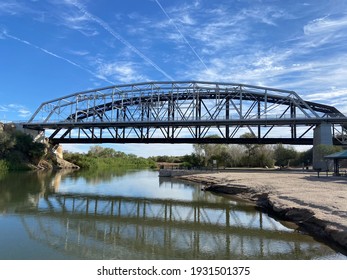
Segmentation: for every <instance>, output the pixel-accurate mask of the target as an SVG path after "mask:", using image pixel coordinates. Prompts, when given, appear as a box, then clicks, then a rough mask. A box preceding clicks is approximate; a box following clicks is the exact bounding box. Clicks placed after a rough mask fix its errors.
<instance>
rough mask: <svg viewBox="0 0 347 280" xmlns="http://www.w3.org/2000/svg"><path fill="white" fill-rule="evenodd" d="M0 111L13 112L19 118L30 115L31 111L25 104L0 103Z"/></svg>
mask: <svg viewBox="0 0 347 280" xmlns="http://www.w3.org/2000/svg"><path fill="white" fill-rule="evenodd" d="M0 112H6V113H8V114H13V115H15V116H18V117H20V118H28V117H30V116H31V115H32V113H31V111H30V110H29V109H28V108H27V107H26V106H24V105H20V104H7V105H0Z"/></svg>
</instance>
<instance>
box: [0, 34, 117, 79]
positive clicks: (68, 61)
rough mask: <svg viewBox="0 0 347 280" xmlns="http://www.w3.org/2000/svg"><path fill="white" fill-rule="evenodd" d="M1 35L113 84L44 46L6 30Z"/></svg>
mask: <svg viewBox="0 0 347 280" xmlns="http://www.w3.org/2000/svg"><path fill="white" fill-rule="evenodd" d="M2 35H3V36H4V37H7V38H10V39H12V40H15V41H18V42H20V43H22V44H25V45H28V46H30V47H33V48H35V49H38V50H40V51H42V52H44V53H46V54H48V55H51V56H53V57H55V58H58V59H61V60H63V61H65V62H67V63H69V64H71V65H73V66H75V67H78V68H80V69H81V70H83V71H85V72H88V73H89V74H91V75H92V76H94V77H95V78H98V79H100V80H103V81H105V82H108V83H110V84H111V85H114V84H115V83H114V82H111V81H110V80H108V79H107V78H105V77H104V76H102V75H98V74H96V73H94V72H92V71H90V70H89V69H87V68H84V67H83V66H81V65H79V64H77V63H76V62H73V61H72V60H70V59H67V58H65V57H62V56H60V55H57V54H55V53H52V52H50V51H48V50H46V49H44V48H41V47H39V46H37V45H35V44H33V43H30V42H29V41H26V40H23V39H21V38H18V37H16V36H13V35H10V34H8V33H7V31H2Z"/></svg>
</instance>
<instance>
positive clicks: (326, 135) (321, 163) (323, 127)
mask: <svg viewBox="0 0 347 280" xmlns="http://www.w3.org/2000/svg"><path fill="white" fill-rule="evenodd" d="M319 145H328V146H332V145H333V136H332V125H331V124H328V123H322V124H320V125H317V126H316V128H315V129H314V131H313V159H312V166H313V169H316V170H322V171H325V170H327V168H328V166H327V163H326V161H325V160H324V158H323V155H322V153H321V152H320V151H319V147H318V146H319Z"/></svg>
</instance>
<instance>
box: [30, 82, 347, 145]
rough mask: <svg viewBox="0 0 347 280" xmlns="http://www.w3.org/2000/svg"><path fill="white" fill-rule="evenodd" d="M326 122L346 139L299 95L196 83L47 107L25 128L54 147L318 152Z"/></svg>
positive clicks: (110, 92)
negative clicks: (236, 146) (240, 146)
mask: <svg viewBox="0 0 347 280" xmlns="http://www.w3.org/2000/svg"><path fill="white" fill-rule="evenodd" d="M322 122H327V123H330V124H332V125H333V126H334V131H335V128H336V129H339V130H340V131H344V125H345V124H346V123H347V119H346V118H345V116H344V115H343V114H342V113H340V112H339V111H338V110H337V109H336V108H334V107H331V106H326V105H323V104H318V103H313V102H308V101H305V100H303V99H302V98H301V97H300V96H299V95H298V94H296V93H295V92H294V91H286V90H280V89H273V88H266V87H258V86H251V85H242V84H233V83H211V82H196V81H189V82H150V83H140V84H131V85H121V86H112V87H107V88H101V89H95V90H91V91H85V92H79V93H75V94H71V95H68V96H65V97H62V98H58V99H55V100H52V101H48V102H45V103H43V104H42V105H41V106H40V107H39V108H38V110H37V111H36V112H35V114H34V115H33V116H32V118H31V119H30V120H29V122H28V123H26V124H24V127H26V128H30V129H36V130H46V131H47V132H49V133H50V135H49V136H48V137H49V139H50V141H51V142H52V143H205V142H206V143H212V142H213V143H217V142H218V143H245V142H248V143H249V142H254V143H260V144H261V143H263V144H268V143H279V142H281V143H287V144H312V143H313V140H312V139H313V136H312V133H311V132H312V130H313V128H314V127H315V126H316V125H318V124H320V123H322ZM245 133H249V134H250V135H251V136H252V137H253V139H252V140H250V139H245V138H241V137H240V136H241V135H244V134H245ZM341 135H343V133H339V137H340V139H339V140H341V137H342V136H341ZM211 136H214V137H213V138H212V139H213V140H211V139H210V138H209V137H211ZM206 139H210V140H206ZM216 139H219V140H216ZM335 142H336V143H339V141H335Z"/></svg>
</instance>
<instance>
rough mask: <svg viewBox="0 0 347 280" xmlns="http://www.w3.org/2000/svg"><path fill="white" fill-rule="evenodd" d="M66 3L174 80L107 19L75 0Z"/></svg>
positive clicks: (67, 0)
mask: <svg viewBox="0 0 347 280" xmlns="http://www.w3.org/2000/svg"><path fill="white" fill-rule="evenodd" d="M65 1H66V3H68V4H70V5H73V6H75V7H76V8H77V9H78V10H79V11H80V12H82V13H83V15H84V16H85V17H87V18H89V20H91V21H93V22H95V23H97V24H98V25H99V26H101V27H102V28H103V29H104V30H106V31H107V32H108V33H109V34H110V35H112V36H113V37H114V38H116V39H117V40H118V41H120V42H121V43H122V44H124V45H125V46H126V47H127V48H129V49H130V50H131V51H132V52H134V53H135V54H137V55H138V56H139V57H141V58H142V59H143V60H144V61H146V62H147V63H149V64H150V65H151V66H153V67H154V68H155V69H156V70H157V71H159V72H160V73H162V74H163V75H164V76H165V77H166V78H167V79H169V80H173V78H172V77H171V76H170V75H169V74H167V73H166V72H165V71H164V70H163V69H161V68H160V67H159V66H158V65H157V64H156V63H154V62H153V61H152V60H151V59H150V58H148V57H147V56H146V55H145V54H143V53H142V52H141V51H140V50H138V49H137V48H136V47H134V46H133V45H132V44H130V43H129V42H128V41H127V40H126V39H124V38H123V37H122V36H121V35H120V34H119V33H117V32H116V31H115V30H113V29H112V28H111V27H110V25H108V24H107V23H106V22H105V21H103V20H102V19H101V18H99V17H97V16H95V15H93V14H92V13H90V12H88V11H87V10H86V9H85V8H84V7H83V6H82V5H81V4H80V3H78V2H77V1H73V0H65Z"/></svg>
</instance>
